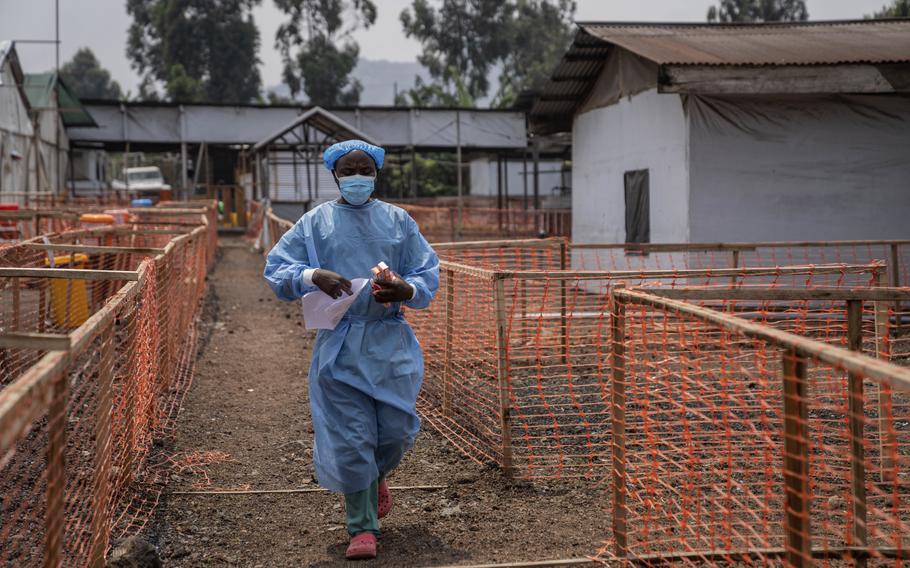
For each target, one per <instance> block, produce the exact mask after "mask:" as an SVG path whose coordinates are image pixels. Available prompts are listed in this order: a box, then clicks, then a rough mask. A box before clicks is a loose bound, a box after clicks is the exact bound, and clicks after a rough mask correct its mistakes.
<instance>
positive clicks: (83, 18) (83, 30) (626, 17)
mask: <svg viewBox="0 0 910 568" xmlns="http://www.w3.org/2000/svg"><path fill="white" fill-rule="evenodd" d="M711 3H712V1H711V0H578V12H577V15H576V19H577V20H579V21H585V20H588V21H590V20H614V21H667V22H671V21H688V22H703V21H704V20H705V14H706V12H707V8H708V6H709V5H710V4H711ZM884 3H886V0H808V2H807V4H808V7H809V14H810V16H811V18H812V19H813V20H841V19H853V18H861V17H862V16H863V14H868V13H871V12H872V11H874V10H876V9H878V8H880V7H881V6H882V4H884ZM376 4H377V6H378V7H379V18H378V21H377V22H376V25H375V26H373V27H372V28H371V29H369V30H367V31H360V32H359V33H357V34H356V37H357V40H358V41H359V42H360V47H361V51H360V53H361V56H362V57H364V58H367V59H374V60H375V59H386V60H389V61H414V60H415V58H416V56H417V54H418V52H419V50H420V46H419V45H418V44H417V43H416V42H414V41H411V40H409V39H407V38H406V37H404V34H403V33H402V31H401V23H400V22H399V20H398V15H399V14H400V13H401V10H402V9H404V8H405V7H407V6H409V5H410V0H376ZM254 15H255V18H256V22H257V23H258V24H259V29H260V33H261V38H262V47H261V48H260V52H259V57H260V59H261V60H262V63H263V64H262V68H261V73H262V79H263V84H264V85H265V86H272V85H276V84H279V83H280V82H281V57H280V56H279V54H278V52H277V51H276V50H275V48H274V45H273V44H274V37H275V30H276V29H277V27H278V25H279V24H280V23H281V21H282V19H283V17H282V14H281V12H280V11H278V10H277V9H276V8H275V7H274V4H273V3H272V0H263V1H262V5H261V6H260V7H259V8H257V9H256V11H255V14H254ZM129 24H130V20H129V18H128V17H127V14H126V8H125V2H123V0H60V38H61V40H62V45H61V48H60V57H61V62H63V61H66V60H67V59H69V58H70V57H71V56H72V54H73V53H74V52H75V51H76V50H77V49H79V48H80V47H83V46H88V47H90V48H91V49H92V50H93V51H94V52H95V55H97V56H98V58H99V59H100V60H101V63H102V65H104V66H105V67H106V68H107V69H108V70H110V71H111V74H112V75H113V76H114V79H116V80H117V81H119V82H120V84H121V86H123V87H124V88H125V89H127V90H131V91H133V93H135V92H136V85H137V84H138V82H139V80H138V77H137V75H136V73H135V72H134V71H133V70H132V69H130V66H129V61H128V60H127V58H126V55H125V44H126V30H127V28H128V27H129ZM53 37H54V0H0V40H2V39H20V40H21V39H53ZM18 51H19V55H20V57H21V59H22V62H23V66H24V67H25V69H26V72H38V71H43V70H47V69H52V68H53V66H54V48H53V46H52V45H25V44H20V45H19V46H18Z"/></svg>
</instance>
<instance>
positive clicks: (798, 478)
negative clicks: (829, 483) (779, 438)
mask: <svg viewBox="0 0 910 568" xmlns="http://www.w3.org/2000/svg"><path fill="white" fill-rule="evenodd" d="M782 363H783V374H784V376H783V381H784V484H785V487H784V491H785V494H786V500H785V518H786V521H785V522H786V532H787V547H786V556H785V562H786V565H788V566H793V567H798V568H802V567H806V566H811V565H812V538H811V536H810V532H809V531H810V524H809V506H810V503H809V490H810V489H809V423H808V419H809V412H808V409H809V405H808V401H807V398H806V397H807V396H808V390H809V389H808V383H807V368H806V360H805V358H804V357H803V356H802V355H801V354H800V353H799V352H797V351H796V350H794V349H788V350H786V351H784V353H783V361H782Z"/></svg>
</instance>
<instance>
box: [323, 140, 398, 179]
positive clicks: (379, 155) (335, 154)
mask: <svg viewBox="0 0 910 568" xmlns="http://www.w3.org/2000/svg"><path fill="white" fill-rule="evenodd" d="M354 150H362V151H364V152H365V153H366V154H367V155H368V156H369V157H371V158H373V161H374V162H376V169H377V170H381V169H382V164H383V162H384V161H385V150H383V149H382V148H380V147H379V146H373V145H372V144H370V143H369V142H364V141H363V140H345V141H344V142H339V143H337V144H332V145H331V146H329V147H328V148H326V150H325V152H323V153H322V160H323V162H325V167H326V168H327V169H328V170H329V171H332V170H334V169H335V162H337V161H338V160H340V159H341V157H342V156H346V155H348V154H350V153H351V152H353V151H354Z"/></svg>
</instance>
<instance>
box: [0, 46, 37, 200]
mask: <svg viewBox="0 0 910 568" xmlns="http://www.w3.org/2000/svg"><path fill="white" fill-rule="evenodd" d="M24 78H25V77H24V74H23V73H22V67H21V66H20V65H19V57H18V55H17V53H16V46H15V45H14V44H13V43H12V42H9V41H3V42H0V201H3V202H14V201H17V199H16V197H15V196H14V195H12V194H15V193H20V192H24V191H25V190H26V188H27V187H29V182H30V176H29V170H30V169H32V176H34V159H33V157H32V156H31V152H30V148H31V146H32V143H33V137H34V131H33V129H32V121H31V118H30V109H29V104H28V99H27V98H26V96H25V91H24V90H23V88H22V83H23V81H24ZM4 194H5V195H4Z"/></svg>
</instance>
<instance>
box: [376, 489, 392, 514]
mask: <svg viewBox="0 0 910 568" xmlns="http://www.w3.org/2000/svg"><path fill="white" fill-rule="evenodd" d="M391 510H392V493H391V492H390V491H389V484H388V482H386V480H385V479H383V480H380V482H379V518H380V519H381V518H383V517H385V516H386V515H388V514H389V511H391Z"/></svg>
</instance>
